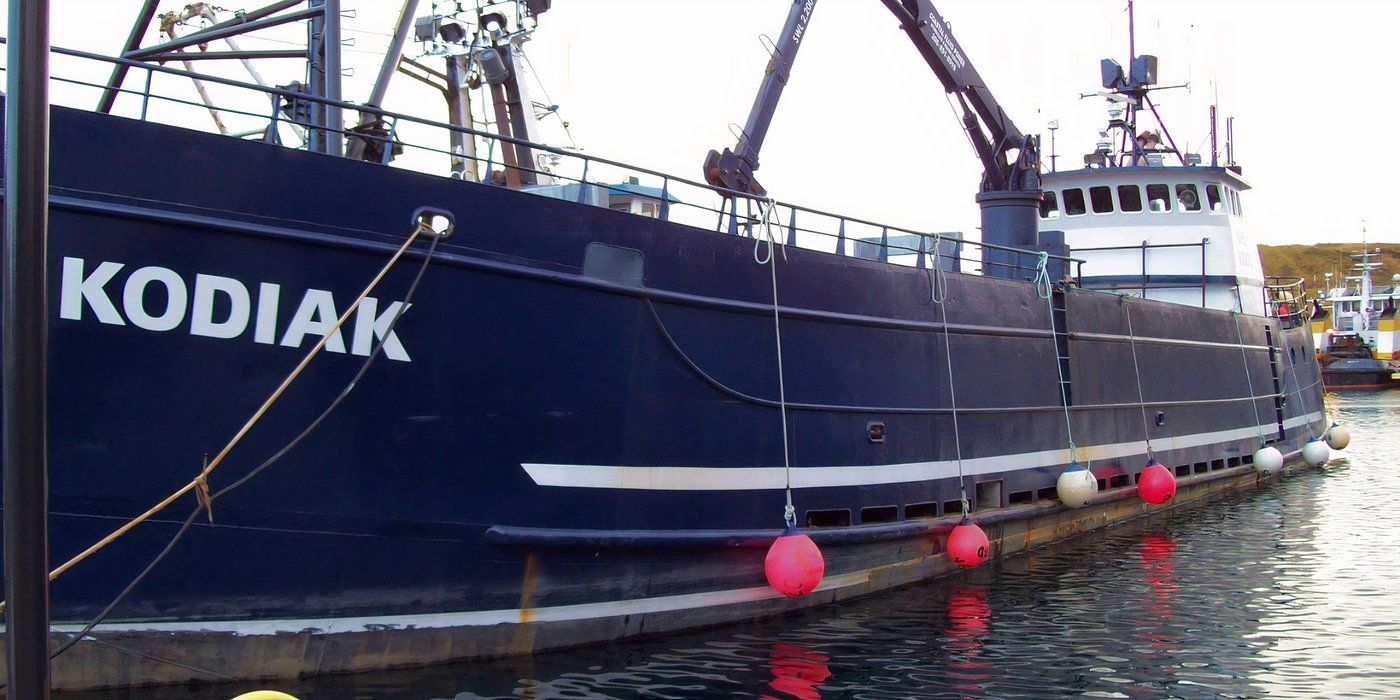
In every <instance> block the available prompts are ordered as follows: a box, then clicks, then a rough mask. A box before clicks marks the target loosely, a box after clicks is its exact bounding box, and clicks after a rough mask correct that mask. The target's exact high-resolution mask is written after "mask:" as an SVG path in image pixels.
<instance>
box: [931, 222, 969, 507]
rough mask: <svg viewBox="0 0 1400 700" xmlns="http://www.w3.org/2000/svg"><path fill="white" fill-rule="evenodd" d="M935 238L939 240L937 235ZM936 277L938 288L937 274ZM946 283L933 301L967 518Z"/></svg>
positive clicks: (959, 494) (954, 448) (954, 447)
mask: <svg viewBox="0 0 1400 700" xmlns="http://www.w3.org/2000/svg"><path fill="white" fill-rule="evenodd" d="M935 240H937V236H936V235H935ZM935 260H936V259H935ZM934 279H935V289H936V288H937V283H936V280H937V279H938V276H937V274H935V277H934ZM944 284H945V286H944V288H943V295H942V296H941V297H939V296H935V298H934V300H933V302H934V303H935V304H937V305H938V311H939V313H940V314H941V315H942V317H943V353H944V355H945V356H946V357H947V358H948V401H949V404H950V406H951V407H952V409H953V454H954V455H955V456H956V457H957V464H958V502H959V503H961V504H962V514H963V517H964V518H966V517H967V515H968V513H969V512H970V509H969V508H968V503H967V484H966V480H965V479H964V478H963V457H962V434H961V433H960V432H959V431H958V392H957V388H956V387H955V386H953V348H952V344H951V343H950V342H949V340H948V337H949V336H950V335H952V334H951V333H950V332H949V331H948V305H947V304H945V303H943V302H945V301H947V299H948V289H947V287H946V284H947V283H946V281H945V282H944Z"/></svg>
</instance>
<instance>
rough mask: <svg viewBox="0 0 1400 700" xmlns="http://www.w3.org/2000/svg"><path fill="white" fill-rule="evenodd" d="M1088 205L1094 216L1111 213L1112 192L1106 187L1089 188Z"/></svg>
mask: <svg viewBox="0 0 1400 700" xmlns="http://www.w3.org/2000/svg"><path fill="white" fill-rule="evenodd" d="M1089 204H1090V205H1092V206H1093V207H1094V213H1095V214H1108V213H1110V212H1112V211H1113V190H1111V189H1109V188H1108V186H1106V185H1099V186H1098V187H1090V188H1089Z"/></svg>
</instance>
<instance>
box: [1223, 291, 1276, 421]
mask: <svg viewBox="0 0 1400 700" xmlns="http://www.w3.org/2000/svg"><path fill="white" fill-rule="evenodd" d="M1230 317H1231V318H1233V319H1235V337H1236V338H1237V339H1239V343H1240V361H1241V362H1243V363H1244V381H1245V383H1247V384H1248V385H1249V406H1250V408H1253V409H1254V431H1255V432H1257V433H1259V446H1260V447H1263V446H1265V445H1266V444H1268V443H1267V441H1266V440H1265V438H1264V427H1263V425H1264V424H1263V419H1262V418H1260V417H1259V400H1258V399H1256V398H1255V397H1254V379H1253V377H1251V376H1250V374H1249V355H1247V354H1245V351H1244V332H1243V331H1241V330H1240V312H1238V311H1235V310H1234V309H1231V310H1230Z"/></svg>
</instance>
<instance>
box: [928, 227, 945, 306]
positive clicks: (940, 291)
mask: <svg viewBox="0 0 1400 700" xmlns="http://www.w3.org/2000/svg"><path fill="white" fill-rule="evenodd" d="M942 250H943V236H942V234H938V233H935V234H933V269H932V270H931V271H929V293H928V295H929V301H932V302H933V303H935V304H942V303H943V300H944V299H947V298H948V274H947V273H946V272H944V271H943V268H941V267H939V266H938V261H939V258H941V257H942V252H941V251H942Z"/></svg>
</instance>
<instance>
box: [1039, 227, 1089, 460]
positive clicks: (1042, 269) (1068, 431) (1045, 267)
mask: <svg viewBox="0 0 1400 700" xmlns="http://www.w3.org/2000/svg"><path fill="white" fill-rule="evenodd" d="M1049 260H1050V254H1049V253H1046V252H1045V251H1043V250H1042V251H1040V256H1039V258H1038V259H1037V260H1036V263H1035V293H1036V296H1038V297H1040V298H1041V299H1044V300H1045V309H1046V310H1047V311H1049V312H1050V345H1051V346H1052V347H1053V349H1054V351H1055V374H1056V376H1058V377H1059V378H1060V383H1059V387H1060V406H1061V407H1062V408H1063V409H1064V414H1065V440H1066V442H1067V443H1069V461H1070V462H1071V463H1076V462H1078V461H1079V447H1078V446H1077V445H1075V444H1074V428H1073V427H1071V425H1070V419H1069V392H1067V391H1065V368H1064V367H1061V366H1060V343H1059V341H1058V340H1056V339H1055V302H1053V301H1051V299H1052V298H1053V297H1054V296H1055V295H1054V294H1053V292H1054V287H1053V286H1052V285H1051V282H1050V271H1049V264H1048V262H1049ZM1065 313H1066V314H1068V313H1069V310H1068V309H1066V310H1065Z"/></svg>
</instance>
